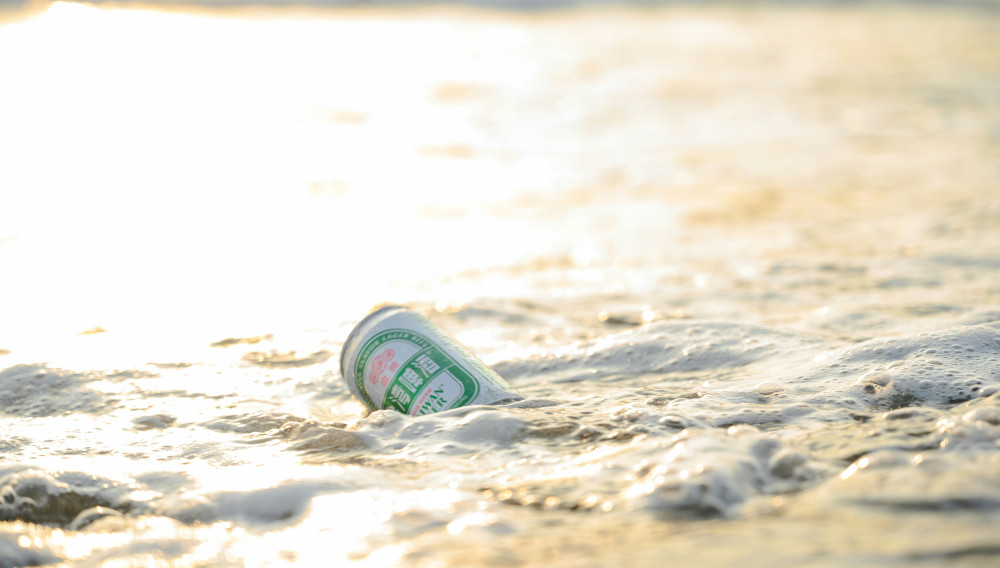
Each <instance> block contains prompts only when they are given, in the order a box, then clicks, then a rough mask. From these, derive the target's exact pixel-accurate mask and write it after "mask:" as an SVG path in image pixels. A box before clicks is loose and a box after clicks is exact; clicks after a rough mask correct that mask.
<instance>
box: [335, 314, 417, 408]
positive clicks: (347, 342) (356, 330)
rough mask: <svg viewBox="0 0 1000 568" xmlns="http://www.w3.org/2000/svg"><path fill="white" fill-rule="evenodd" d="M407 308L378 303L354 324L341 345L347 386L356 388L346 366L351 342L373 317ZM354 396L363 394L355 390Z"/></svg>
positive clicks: (342, 364)
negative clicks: (348, 376) (345, 359)
mask: <svg viewBox="0 0 1000 568" xmlns="http://www.w3.org/2000/svg"><path fill="white" fill-rule="evenodd" d="M405 309H407V308H406V306H400V305H398V304H379V305H376V306H375V307H374V308H372V311H371V312H369V313H368V315H366V316H365V317H363V318H361V321H359V322H358V323H357V325H355V326H354V329H352V330H351V333H349V334H347V339H345V340H344V344H343V345H341V347H340V376H341V377H342V378H343V379H344V381H346V382H347V386H348V388H350V390H351V391H352V392H353V391H354V389H355V385H354V381H351V380H349V379H348V378H347V370H346V369H345V368H344V357H346V356H347V353H348V352H349V351H350V350H351V349H350V347H351V344H352V343H353V342H354V341H356V340H357V339H358V336H359V335H360V333H361V330H362V328H364V326H365V324H366V323H368V322H369V321H370V320H371V319H373V318H375V317H376V316H378V315H380V314H382V313H383V312H386V311H390V310H405ZM354 396H357V397H359V398H360V396H361V394H360V393H356V392H355V393H354Z"/></svg>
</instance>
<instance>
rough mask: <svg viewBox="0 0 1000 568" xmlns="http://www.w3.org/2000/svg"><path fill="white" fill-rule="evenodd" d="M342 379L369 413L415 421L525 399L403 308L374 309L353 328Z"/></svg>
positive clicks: (342, 364)
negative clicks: (391, 412) (462, 408)
mask: <svg viewBox="0 0 1000 568" xmlns="http://www.w3.org/2000/svg"><path fill="white" fill-rule="evenodd" d="M340 374H341V376H343V378H344V381H345V382H346V383H347V388H349V389H350V390H351V392H352V393H353V394H354V396H356V397H357V398H358V399H359V400H361V401H362V402H363V403H364V404H365V406H367V407H368V409H369V410H381V409H390V408H391V409H395V410H398V411H399V412H402V413H403V414H409V415H411V416H421V415H424V414H432V413H434V412H441V411H442V410H448V409H451V408H457V407H459V406H468V405H470V404H495V403H499V402H507V401H514V400H521V399H522V398H523V397H521V396H520V395H518V394H517V393H516V392H515V391H514V390H513V389H512V388H510V385H508V384H507V382H506V381H504V380H503V379H502V378H501V377H500V375H497V374H496V372H494V371H493V370H492V369H490V368H489V367H487V366H486V364H485V363H483V362H482V361H480V360H479V359H478V358H477V357H476V356H475V355H473V354H472V353H470V352H469V351H468V350H467V349H466V348H465V347H462V346H461V345H460V344H459V343H458V341H456V340H455V339H454V338H453V337H451V336H450V335H448V334H447V333H445V332H444V331H443V330H441V329H440V328H438V327H437V326H435V325H434V324H432V323H431V322H430V321H428V319H427V318H425V317H424V316H422V315H420V314H418V313H416V312H414V311H411V310H409V309H407V308H405V307H403V306H385V307H382V308H379V309H376V310H375V311H373V312H372V313H370V314H368V316H366V317H365V318H364V319H363V320H361V321H360V322H359V323H358V325H357V326H355V328H354V330H353V331H352V332H351V334H350V335H348V336H347V340H346V341H344V347H343V349H341V352H340Z"/></svg>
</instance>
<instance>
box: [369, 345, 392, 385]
mask: <svg viewBox="0 0 1000 568" xmlns="http://www.w3.org/2000/svg"><path fill="white" fill-rule="evenodd" d="M395 356H396V351H395V350H393V349H392V348H389V349H386V350H385V351H383V352H381V353H379V354H378V356H377V357H375V358H374V359H372V362H371V366H370V367H369V368H368V382H369V383H371V384H373V385H374V384H378V383H382V384H383V385H387V384H389V379H390V378H391V377H392V373H395V372H396V369H398V368H399V363H397V362H395V361H393V360H392V358H393V357H395Z"/></svg>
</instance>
